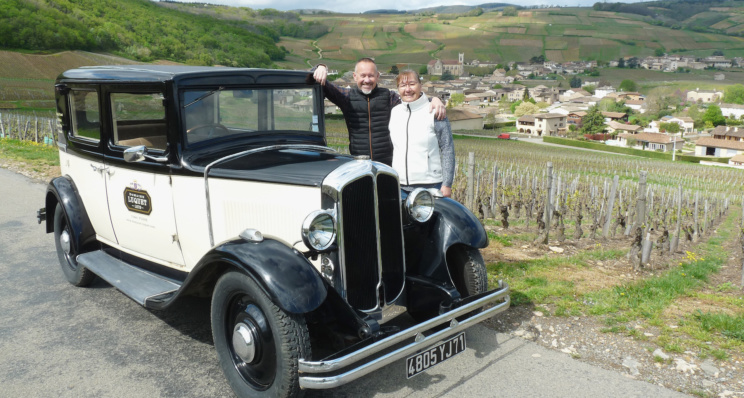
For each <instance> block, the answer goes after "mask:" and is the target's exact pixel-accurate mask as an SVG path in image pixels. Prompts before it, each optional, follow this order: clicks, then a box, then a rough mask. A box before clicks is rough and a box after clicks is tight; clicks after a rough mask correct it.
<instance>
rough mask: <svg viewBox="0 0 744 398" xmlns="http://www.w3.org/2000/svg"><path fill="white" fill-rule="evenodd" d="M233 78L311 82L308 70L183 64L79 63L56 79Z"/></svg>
mask: <svg viewBox="0 0 744 398" xmlns="http://www.w3.org/2000/svg"><path fill="white" fill-rule="evenodd" d="M227 77H234V78H237V80H236V81H235V82H236V83H238V82H240V83H262V84H276V83H291V84H303V83H304V84H308V83H310V84H312V80H308V79H309V77H310V72H309V71H291V70H279V69H255V68H230V67H219V66H184V65H107V66H83V67H80V68H76V69H70V70H67V71H65V72H62V74H60V75H59V77H58V78H57V81H58V82H90V83H94V82H96V83H156V82H167V81H174V82H176V81H184V82H189V83H194V84H210V83H212V80H213V78H217V79H219V78H227Z"/></svg>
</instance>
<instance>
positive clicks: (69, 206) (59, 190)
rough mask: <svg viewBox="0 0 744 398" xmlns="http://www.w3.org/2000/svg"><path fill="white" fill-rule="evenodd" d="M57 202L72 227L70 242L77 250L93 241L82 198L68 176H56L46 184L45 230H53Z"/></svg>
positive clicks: (92, 231) (92, 232) (93, 235)
mask: <svg viewBox="0 0 744 398" xmlns="http://www.w3.org/2000/svg"><path fill="white" fill-rule="evenodd" d="M57 203H59V204H61V205H62V210H63V211H64V212H65V215H67V219H68V220H69V222H70V228H71V229H72V244H73V246H74V247H76V248H77V249H78V250H80V249H81V248H82V247H84V246H85V245H86V244H87V243H89V242H91V241H95V239H96V231H95V230H94V229H93V225H92V224H91V223H90V219H89V218H88V213H87V212H86V211H85V206H84V205H83V201H82V199H80V195H79V194H78V191H77V188H76V187H75V183H74V182H72V180H71V179H70V178H69V177H57V178H55V179H53V180H52V181H50V182H49V185H48V186H47V193H46V198H45V199H44V205H45V207H46V212H47V215H46V232H47V233H50V232H54V211H55V209H56V206H57Z"/></svg>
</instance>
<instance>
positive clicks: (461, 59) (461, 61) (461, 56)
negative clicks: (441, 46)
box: [458, 53, 465, 65]
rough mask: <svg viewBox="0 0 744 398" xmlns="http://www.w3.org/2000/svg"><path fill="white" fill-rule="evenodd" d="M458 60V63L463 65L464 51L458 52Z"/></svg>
mask: <svg viewBox="0 0 744 398" xmlns="http://www.w3.org/2000/svg"><path fill="white" fill-rule="evenodd" d="M458 61H460V65H464V64H465V53H460V57H459V59H458Z"/></svg>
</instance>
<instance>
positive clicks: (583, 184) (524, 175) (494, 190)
mask: <svg viewBox="0 0 744 398" xmlns="http://www.w3.org/2000/svg"><path fill="white" fill-rule="evenodd" d="M327 124H328V126H327V131H328V133H327V134H328V143H329V145H331V146H334V147H338V148H344V144H345V143H346V142H347V141H346V140H347V138H346V129H345V126H344V125H343V122H340V121H328V122H327ZM455 149H456V157H457V164H456V169H455V170H456V171H455V181H454V184H453V187H452V192H453V193H452V197H453V199H455V200H457V201H459V202H461V203H463V204H465V205H466V206H467V207H468V208H470V209H471V210H472V211H473V213H474V214H476V215H477V216H478V217H479V218H480V219H481V220H482V221H483V222H484V224H485V225H486V227H487V229H489V230H490V231H491V234H490V235H491V237H492V238H494V237H495V238H496V239H499V237H500V236H520V239H521V240H527V241H528V243H532V244H536V245H549V246H551V247H553V246H559V245H561V244H563V243H564V242H565V243H573V244H577V243H579V242H582V244H581V246H583V247H586V246H592V245H596V244H598V243H599V244H605V245H607V244H608V243H609V244H611V245H613V246H614V247H619V248H624V250H626V251H627V259H628V262H629V263H630V264H631V266H632V267H633V268H634V269H640V268H641V267H644V266H647V265H653V263H654V262H658V261H656V259H661V260H663V259H664V258H665V257H668V256H669V255H670V254H673V253H675V252H684V251H685V250H687V249H688V248H689V247H690V246H691V245H692V244H694V243H695V242H698V241H699V240H700V239H701V238H703V237H704V236H706V235H708V234H709V233H710V232H711V231H713V230H714V229H715V227H716V226H717V225H718V224H719V223H720V222H721V221H722V220H723V218H724V215H726V214H727V212H728V210H729V208H730V206H731V205H732V204H735V205H737V207H738V205H740V204H741V203H742V201H744V197H742V191H741V187H742V186H744V174H743V173H741V170H736V169H729V168H718V167H705V166H701V165H699V164H695V163H686V162H667V161H660V160H653V159H646V158H639V157H634V156H626V155H616V154H609V153H601V152H593V151H581V150H576V149H569V148H562V147H554V146H543V145H535V144H531V143H524V142H520V141H514V140H494V139H488V138H467V137H456V139H455ZM742 224H743V225H744V220H742Z"/></svg>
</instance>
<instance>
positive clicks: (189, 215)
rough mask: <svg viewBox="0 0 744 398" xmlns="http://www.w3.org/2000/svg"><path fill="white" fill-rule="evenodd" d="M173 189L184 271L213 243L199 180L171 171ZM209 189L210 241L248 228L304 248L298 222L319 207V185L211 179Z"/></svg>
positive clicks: (223, 238) (300, 223)
mask: <svg viewBox="0 0 744 398" xmlns="http://www.w3.org/2000/svg"><path fill="white" fill-rule="evenodd" d="M173 194H174V205H175V214H176V223H177V225H178V230H179V231H181V233H180V235H179V240H180V242H181V246H182V248H183V256H184V260H185V262H186V270H187V271H189V270H191V269H192V268H193V267H194V266H195V265H196V264H197V263H198V262H199V260H200V259H201V258H202V257H203V256H204V255H205V254H206V253H207V252H208V251H209V250H210V249H211V248H212V247H211V246H210V244H209V225H208V221H207V215H206V213H207V212H206V206H207V203H206V193H205V190H204V179H203V178H194V177H178V176H176V177H174V178H173ZM209 194H210V202H211V216H212V231H213V234H214V244H215V246H216V245H219V243H220V242H223V241H226V240H228V239H233V238H235V237H236V236H238V235H239V234H240V233H241V232H242V231H243V230H245V229H247V228H253V229H257V230H259V231H260V232H261V233H262V234H264V235H265V236H271V237H275V238H278V239H280V240H282V241H284V242H286V243H287V244H289V245H294V247H296V248H297V249H298V250H306V248H305V247H304V244H302V236H301V232H300V231H301V228H302V222H303V221H304V220H305V217H307V215H308V214H310V212H312V211H314V210H318V209H320V206H321V203H320V198H321V195H320V188H319V187H307V186H292V185H283V184H276V183H269V182H254V181H236V180H226V179H220V178H210V179H209ZM298 241H300V243H299V244H295V243H296V242H298Z"/></svg>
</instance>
